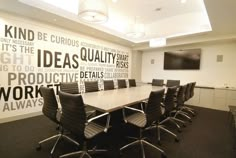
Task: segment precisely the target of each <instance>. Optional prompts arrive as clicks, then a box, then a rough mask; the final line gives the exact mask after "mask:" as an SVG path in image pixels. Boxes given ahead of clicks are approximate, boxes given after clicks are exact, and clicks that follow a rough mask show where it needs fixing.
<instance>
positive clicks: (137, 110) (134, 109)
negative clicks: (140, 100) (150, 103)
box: [123, 106, 144, 114]
mask: <svg viewBox="0 0 236 158" xmlns="http://www.w3.org/2000/svg"><path fill="white" fill-rule="evenodd" d="M125 109H129V110H133V111H136V112H141V113H143V114H144V111H142V110H139V109H136V108H131V107H128V106H124V108H123V110H125Z"/></svg>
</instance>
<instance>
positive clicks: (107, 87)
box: [103, 80, 115, 90]
mask: <svg viewBox="0 0 236 158" xmlns="http://www.w3.org/2000/svg"><path fill="white" fill-rule="evenodd" d="M103 84H104V90H112V89H114V88H115V87H114V81H113V80H104V81H103Z"/></svg>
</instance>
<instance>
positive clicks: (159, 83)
mask: <svg viewBox="0 0 236 158" xmlns="http://www.w3.org/2000/svg"><path fill="white" fill-rule="evenodd" d="M152 85H153V86H163V85H164V80H162V79H152Z"/></svg>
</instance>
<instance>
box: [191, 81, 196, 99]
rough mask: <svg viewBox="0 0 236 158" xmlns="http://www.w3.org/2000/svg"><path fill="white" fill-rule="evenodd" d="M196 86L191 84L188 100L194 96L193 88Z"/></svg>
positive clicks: (193, 83)
mask: <svg viewBox="0 0 236 158" xmlns="http://www.w3.org/2000/svg"><path fill="white" fill-rule="evenodd" d="M195 86H196V82H192V86H191V89H190V98H192V97H193V96H194V88H195Z"/></svg>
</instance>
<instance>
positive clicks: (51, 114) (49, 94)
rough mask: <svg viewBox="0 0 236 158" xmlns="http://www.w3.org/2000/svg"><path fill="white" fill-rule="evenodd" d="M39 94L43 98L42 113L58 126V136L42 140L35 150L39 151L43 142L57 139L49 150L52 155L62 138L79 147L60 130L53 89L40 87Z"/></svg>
mask: <svg viewBox="0 0 236 158" xmlns="http://www.w3.org/2000/svg"><path fill="white" fill-rule="evenodd" d="M40 93H41V95H42V97H43V109H42V112H43V114H44V115H45V116H46V117H47V118H49V119H50V120H51V121H53V122H55V123H56V124H57V125H59V132H58V134H56V135H54V136H52V137H49V138H47V139H44V140H42V141H40V142H39V143H38V146H37V147H36V149H37V150H40V149H41V144H42V143H44V142H47V141H49V140H51V139H54V138H57V140H56V142H55V144H54V145H53V148H52V149H51V152H50V153H51V155H52V154H53V153H54V150H55V148H56V146H57V144H58V142H59V140H60V139H61V138H62V137H63V138H66V139H67V140H69V141H71V142H72V143H74V144H76V145H77V146H79V143H78V142H76V141H74V140H73V139H71V138H70V137H68V136H66V135H64V134H63V132H64V131H63V128H61V123H60V118H58V116H59V114H60V113H61V111H60V110H59V108H58V104H57V100H56V97H55V92H54V90H53V88H47V87H43V86H41V87H40Z"/></svg>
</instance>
